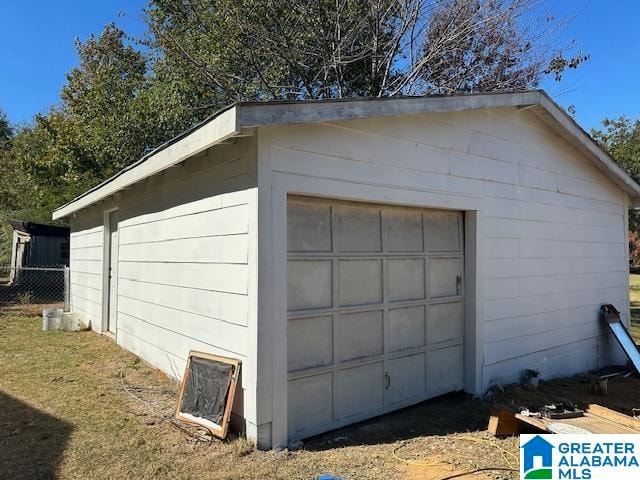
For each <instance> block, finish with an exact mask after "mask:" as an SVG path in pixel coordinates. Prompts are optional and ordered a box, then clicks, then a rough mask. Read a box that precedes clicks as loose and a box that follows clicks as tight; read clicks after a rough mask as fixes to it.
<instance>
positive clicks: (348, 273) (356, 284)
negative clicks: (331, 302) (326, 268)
mask: <svg viewBox="0 0 640 480" xmlns="http://www.w3.org/2000/svg"><path fill="white" fill-rule="evenodd" d="M338 272H339V273H338V275H339V280H338V281H339V283H338V296H339V299H340V300H339V301H340V306H342V307H349V306H355V305H368V304H372V303H382V260H341V261H340V262H339V264H338Z"/></svg>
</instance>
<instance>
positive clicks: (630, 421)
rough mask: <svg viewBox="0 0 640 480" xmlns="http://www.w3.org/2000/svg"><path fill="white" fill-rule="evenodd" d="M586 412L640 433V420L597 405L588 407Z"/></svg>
mask: <svg viewBox="0 0 640 480" xmlns="http://www.w3.org/2000/svg"><path fill="white" fill-rule="evenodd" d="M586 411H587V413H588V414H589V415H595V416H598V417H601V418H606V419H607V420H610V421H612V422H615V423H619V424H620V425H624V426H626V427H629V428H631V429H633V430H636V431H637V432H639V433H640V420H638V419H637V418H633V417H630V416H629V415H625V414H624V413H620V412H616V411H615V410H611V409H610V408H607V407H603V406H602V405H597V404H595V403H592V404H590V405H588V406H587V410H586Z"/></svg>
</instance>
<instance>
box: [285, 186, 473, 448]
mask: <svg viewBox="0 0 640 480" xmlns="http://www.w3.org/2000/svg"><path fill="white" fill-rule="evenodd" d="M287 218H288V227H287V230H288V232H287V238H288V243H287V249H288V289H287V291H288V296H287V298H288V320H287V348H288V350H287V356H288V407H287V408H288V425H289V437H290V438H291V439H294V438H304V437H307V436H310V435H313V434H316V433H320V432H323V431H327V430H331V429H333V428H337V427H339V426H342V425H346V424H348V423H352V422H355V421H358V420H362V419H364V418H368V417H372V416H375V415H379V414H381V413H384V412H387V411H391V410H394V409H397V408H400V407H403V406H406V405H409V404H411V403H416V402H419V401H421V400H424V399H427V398H430V397H434V396H437V395H440V394H443V393H446V392H450V391H454V390H460V389H462V382H463V359H462V355H463V347H462V339H463V285H462V279H463V271H462V269H463V253H462V252H463V240H462V239H463V232H462V215H461V214H460V213H459V212H451V211H438V210H426V209H414V208H401V207H392V206H384V205H372V204H360V203H352V202H339V201H328V200H319V199H310V198H306V197H290V198H289V201H288V213H287Z"/></svg>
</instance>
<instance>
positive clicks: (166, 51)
mask: <svg viewBox="0 0 640 480" xmlns="http://www.w3.org/2000/svg"><path fill="white" fill-rule="evenodd" d="M537 5H538V2H537V0H438V1H433V0H400V1H399V0H339V1H336V0H316V1H313V2H309V1H307V0H148V6H147V8H146V9H145V11H144V18H145V21H146V24H147V27H148V32H147V35H146V36H145V38H144V39H138V40H131V39H129V38H128V37H127V36H126V34H125V33H124V32H123V31H122V30H120V29H119V28H117V27H116V26H115V25H113V24H110V25H107V26H106V27H105V28H104V30H103V31H102V33H100V34H99V35H96V36H94V35H92V36H91V37H89V38H88V39H87V40H86V41H84V42H79V41H78V42H77V43H76V48H77V51H78V57H79V65H78V66H77V67H76V68H74V69H72V70H71V71H70V72H69V73H68V74H67V81H66V84H65V86H64V87H63V89H62V92H61V99H60V104H59V105H56V106H55V107H52V108H51V109H50V110H49V111H47V112H46V113H42V114H39V115H36V116H35V118H34V119H33V122H32V123H30V124H29V125H27V126H24V127H22V128H19V129H17V131H14V129H13V128H12V127H11V125H10V124H9V123H8V121H7V119H6V116H5V115H4V114H2V113H0V263H1V262H3V261H6V257H7V248H8V247H7V245H8V234H9V233H10V232H9V231H8V228H7V226H6V219H8V218H11V217H14V218H24V219H28V220H33V221H39V222H50V218H51V211H52V210H54V209H55V208H56V207H57V206H59V205H61V204H63V203H66V202H68V201H69V200H71V199H72V198H74V197H75V196H77V195H79V194H80V193H82V192H83V191H85V190H87V189H88V188H90V187H92V186H94V185H96V184H98V183H99V182H101V181H103V180H104V179H105V178H107V177H109V176H111V175H113V174H114V173H115V172H117V171H118V170H120V169H121V168H123V167H125V166H127V165H129V164H131V163H132V162H134V161H136V160H138V159H139V158H141V157H142V156H143V155H144V154H145V153H147V152H148V151H150V150H151V149H152V148H153V147H155V146H157V145H159V144H161V143H162V142H164V141H166V140H168V139H169V138H171V137H173V136H174V135H176V134H177V133H179V132H180V131H183V130H185V129H186V128H188V127H189V126H191V125H193V124H194V123H197V122H199V121H201V120H203V119H204V118H206V117H207V116H208V115H210V114H211V113H212V112H214V111H215V110H217V109H218V108H220V107H222V106H224V105H226V104H228V103H231V102H234V101H238V100H258V101H260V100H269V99H304V98H335V97H354V96H356V97H357V96H390V95H398V94H425V93H434V92H435V93H450V92H455V91H474V92H475V91H490V90H496V89H514V88H515V89H521V88H529V87H532V86H535V85H537V83H538V81H539V79H540V78H541V77H542V76H544V75H555V76H556V77H557V78H559V77H560V76H561V74H562V72H563V71H564V70H565V69H566V68H575V67H577V66H578V65H579V64H580V63H581V62H582V61H584V58H583V57H582V56H574V57H568V56H567V55H566V51H565V49H563V48H561V47H557V46H556V45H555V43H554V46H553V48H552V49H549V48H548V46H547V44H548V43H549V42H548V40H550V37H549V35H548V34H549V31H550V30H551V31H553V29H554V28H555V25H552V26H551V27H549V28H548V29H547V28H546V27H543V28H542V29H535V28H532V27H531V26H530V23H531V22H530V20H531V19H532V18H534V17H535V14H536V6H537ZM523 19H526V21H523ZM546 23H548V24H549V25H551V24H552V23H553V21H551V20H549V19H548V18H547V20H546ZM551 43H553V42H551ZM3 245H4V247H3ZM3 249H4V250H3Z"/></svg>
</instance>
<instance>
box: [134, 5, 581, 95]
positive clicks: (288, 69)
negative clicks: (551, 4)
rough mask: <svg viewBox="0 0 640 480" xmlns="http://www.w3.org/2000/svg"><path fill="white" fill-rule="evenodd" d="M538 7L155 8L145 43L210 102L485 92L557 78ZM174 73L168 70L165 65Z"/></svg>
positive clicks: (573, 60) (546, 23) (557, 60)
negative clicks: (547, 78)
mask: <svg viewBox="0 0 640 480" xmlns="http://www.w3.org/2000/svg"><path fill="white" fill-rule="evenodd" d="M538 5H539V2H538V1H537V0H316V1H313V2H310V1H308V0H286V1H285V0H269V1H263V0H151V1H150V7H149V8H148V9H147V10H146V15H145V20H146V22H147V25H148V28H149V32H150V34H151V37H150V39H149V40H148V42H147V43H146V45H147V46H149V47H151V48H154V49H157V50H159V51H162V53H163V56H162V59H161V60H160V62H159V64H161V65H164V66H165V67H164V68H168V69H169V70H173V71H176V70H180V71H182V72H184V75H183V78H185V79H189V81H190V82H191V83H192V84H194V85H195V86H196V88H195V90H196V91H198V92H199V93H198V97H199V98H201V99H202V100H203V101H204V102H203V105H218V106H219V105H221V104H223V103H229V102H232V101H235V100H243V99H254V100H263V99H301V98H326V97H347V96H391V95H399V94H418V95H419V94H424V93H451V92H457V91H464V92H483V91H492V90H505V89H523V88H530V87H533V86H536V85H537V84H538V83H539V81H540V79H541V78H542V77H543V76H545V75H554V76H555V77H556V78H557V79H560V78H561V77H562V73H563V71H564V70H565V69H566V68H576V67H577V66H579V64H580V63H581V62H583V61H584V60H586V56H584V55H575V56H571V57H570V56H567V49H566V48H555V47H552V46H550V45H552V44H553V43H554V40H556V37H555V36H554V32H555V29H556V28H559V26H560V25H561V22H557V21H554V20H553V19H552V18H551V17H545V19H544V20H543V21H542V23H540V22H533V17H534V14H535V13H537V8H538ZM167 65H169V66H170V67H166V66H167Z"/></svg>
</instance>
